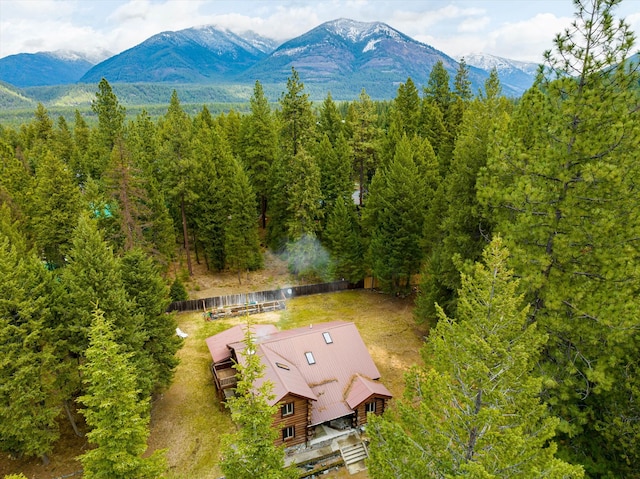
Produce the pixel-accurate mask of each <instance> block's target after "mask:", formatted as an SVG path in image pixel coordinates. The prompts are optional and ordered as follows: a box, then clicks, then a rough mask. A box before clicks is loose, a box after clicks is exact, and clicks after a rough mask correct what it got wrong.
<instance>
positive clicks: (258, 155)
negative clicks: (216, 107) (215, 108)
mask: <svg viewBox="0 0 640 479" xmlns="http://www.w3.org/2000/svg"><path fill="white" fill-rule="evenodd" d="M250 104H251V114H250V115H247V116H246V117H245V118H244V119H243V122H242V133H241V138H242V139H241V144H242V149H241V153H240V158H241V159H242V163H243V165H244V167H245V169H246V171H247V174H248V175H249V180H250V181H251V185H252V187H253V190H254V191H255V192H256V195H257V197H258V201H259V203H260V204H259V208H260V218H261V220H262V228H266V226H267V201H268V197H269V170H270V169H271V165H272V164H273V162H274V160H275V158H276V155H277V152H278V135H277V130H276V126H275V121H274V118H273V115H272V113H271V108H270V107H269V102H268V100H267V98H266V97H265V96H264V91H263V89H262V85H261V83H260V82H258V81H256V84H255V87H254V90H253V96H252V97H251V99H250Z"/></svg>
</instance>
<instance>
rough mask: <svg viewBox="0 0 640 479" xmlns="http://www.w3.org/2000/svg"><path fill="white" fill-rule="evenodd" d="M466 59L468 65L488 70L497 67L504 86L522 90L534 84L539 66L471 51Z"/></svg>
mask: <svg viewBox="0 0 640 479" xmlns="http://www.w3.org/2000/svg"><path fill="white" fill-rule="evenodd" d="M464 60H465V61H466V62H467V64H468V65H471V66H474V67H476V68H480V69H482V70H484V71H487V72H490V71H491V70H493V69H494V68H495V69H496V71H497V72H498V78H500V83H501V84H502V87H503V88H505V87H506V88H513V89H514V90H517V91H520V92H524V91H525V90H526V89H528V88H529V87H530V86H531V85H532V84H533V81H534V80H535V78H536V74H537V73H538V67H539V64H538V63H533V62H521V61H517V60H509V59H508V58H502V57H497V56H495V55H489V54H488V53H471V54H469V55H465V57H464Z"/></svg>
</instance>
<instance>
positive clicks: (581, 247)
mask: <svg viewBox="0 0 640 479" xmlns="http://www.w3.org/2000/svg"><path fill="white" fill-rule="evenodd" d="M617 3H618V2H616V1H601V0H598V1H579V2H575V4H576V10H577V12H576V20H575V22H574V24H573V25H572V27H571V28H570V29H568V30H567V31H565V32H564V33H562V34H560V35H558V36H557V38H556V40H555V49H556V52H555V54H554V53H551V52H548V53H547V54H546V68H545V69H544V70H543V71H542V72H541V77H540V79H539V81H538V84H537V85H535V86H534V87H533V88H532V89H531V90H530V91H529V92H527V94H526V95H525V96H524V97H523V99H522V101H521V102H520V104H519V107H518V110H517V111H516V112H515V113H514V117H513V121H512V122H511V124H510V125H508V128H505V129H504V132H503V134H502V135H500V136H499V137H498V138H497V141H496V143H495V144H496V148H495V150H494V151H493V152H492V155H491V156H490V158H489V160H488V164H487V171H486V174H484V175H483V176H482V178H481V180H480V183H479V184H480V187H479V192H478V193H479V195H480V197H481V199H482V201H483V203H484V204H486V205H488V206H490V207H492V210H491V214H492V215H493V217H494V218H495V219H496V221H497V225H496V228H495V229H494V231H498V232H501V233H502V234H503V235H504V236H505V240H506V241H507V242H508V244H509V247H510V249H511V250H512V252H513V258H514V259H513V266H514V269H515V272H516V274H518V275H519V276H521V277H522V278H523V281H522V283H523V287H524V290H525V291H527V293H528V299H529V300H530V301H531V304H532V310H531V314H530V316H531V321H536V322H538V323H539V324H540V327H541V328H544V329H545V330H547V331H548V332H549V334H550V340H549V343H548V346H547V348H546V351H545V359H546V360H545V362H544V364H543V367H544V373H545V374H546V375H548V376H549V378H550V380H549V381H548V382H547V388H546V390H545V392H544V397H545V399H546V401H547V403H548V404H549V406H550V408H551V410H552V412H553V413H554V414H556V415H557V416H559V417H560V418H561V419H562V422H561V423H560V426H559V430H560V431H561V432H562V434H563V435H562V438H563V441H562V442H563V443H564V444H566V447H565V448H564V450H563V453H564V454H566V455H567V456H568V457H570V458H571V460H572V461H575V462H578V463H582V464H584V465H585V467H586V469H587V472H588V474H589V475H590V476H593V477H637V471H636V469H637V468H636V467H635V465H636V464H638V462H640V450H639V449H638V448H637V447H636V445H637V444H638V443H639V442H640V429H639V428H638V426H637V421H635V420H634V419H632V418H637V417H638V416H639V415H640V409H639V407H638V402H637V400H636V398H637V391H638V388H639V387H640V383H639V379H638V378H640V376H639V375H638V374H637V373H638V371H639V370H640V368H639V366H640V365H639V364H638V358H639V357H640V353H639V351H640V345H639V343H638V338H637V335H636V334H634V333H633V331H635V330H636V329H637V324H638V317H640V311H639V309H638V302H637V291H638V287H639V285H640V283H639V281H640V278H639V276H638V271H637V266H636V265H637V262H638V259H639V257H640V254H639V251H638V242H637V238H638V237H639V235H640V231H639V228H640V217H639V216H638V215H639V212H640V204H639V198H640V197H639V196H638V195H637V194H636V185H637V183H638V181H639V179H640V170H639V168H640V164H639V163H638V161H637V145H638V144H639V142H640V121H639V119H638V115H639V114H640V113H639V110H638V108H637V105H638V99H639V96H638V89H637V85H638V73H637V72H636V71H634V70H633V69H630V67H629V65H628V62H627V59H628V58H629V56H630V55H631V54H632V53H633V50H632V49H633V42H634V37H633V34H632V33H631V31H630V30H629V27H628V26H627V25H626V24H625V23H624V22H623V21H616V20H614V18H613V9H614V7H615V6H616V4H617ZM543 74H545V75H546V76H542V75H543Z"/></svg>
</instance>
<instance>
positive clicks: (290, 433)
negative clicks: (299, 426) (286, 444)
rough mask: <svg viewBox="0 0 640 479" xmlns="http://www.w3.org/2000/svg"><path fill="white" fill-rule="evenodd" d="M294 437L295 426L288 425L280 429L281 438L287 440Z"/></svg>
mask: <svg viewBox="0 0 640 479" xmlns="http://www.w3.org/2000/svg"><path fill="white" fill-rule="evenodd" d="M294 437H296V428H295V426H288V427H285V428H284V429H283V430H282V440H283V441H289V440H290V439H293V438H294Z"/></svg>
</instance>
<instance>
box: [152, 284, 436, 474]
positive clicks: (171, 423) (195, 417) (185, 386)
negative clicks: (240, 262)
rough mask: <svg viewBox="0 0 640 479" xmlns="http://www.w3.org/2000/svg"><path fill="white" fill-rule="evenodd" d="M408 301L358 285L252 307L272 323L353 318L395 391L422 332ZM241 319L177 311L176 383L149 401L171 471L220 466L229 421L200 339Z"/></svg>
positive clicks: (156, 441)
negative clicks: (278, 307) (181, 334)
mask: <svg viewBox="0 0 640 479" xmlns="http://www.w3.org/2000/svg"><path fill="white" fill-rule="evenodd" d="M412 308H413V305H412V302H411V301H410V300H406V299H398V298H390V297H388V296H386V295H382V294H379V293H375V292H372V291H365V290H357V291H345V292H340V293H332V294H323V295H313V296H305V297H300V298H294V299H291V300H289V301H288V302H287V309H286V310H285V311H281V312H278V313H266V314H261V315H256V316H253V317H252V320H253V321H254V322H256V323H273V324H275V325H276V326H277V327H278V328H280V329H291V328H296V327H300V326H308V325H309V324H318V323H322V322H326V321H334V320H344V321H353V322H354V323H355V324H356V326H357V327H358V330H359V331H360V334H361V335H362V338H363V340H364V342H365V344H366V345H367V347H368V349H369V352H370V353H371V356H372V357H373V359H374V361H375V363H376V365H377V366H378V369H379V370H380V373H381V375H382V379H381V380H382V381H383V383H384V384H385V385H386V386H387V388H389V390H390V391H391V393H392V394H393V395H394V396H400V395H401V394H402V391H403V388H404V381H403V373H404V371H406V370H407V368H408V367H410V366H411V365H412V364H416V363H419V361H420V355H419V348H420V346H421V344H422V338H423V337H424V335H425V334H426V330H425V329H422V328H420V327H418V326H416V324H415V322H414V320H413V316H412ZM243 322H245V318H229V319H224V320H218V321H214V322H205V321H204V320H203V318H202V315H201V314H200V313H191V314H182V315H180V316H178V323H179V325H180V328H181V329H182V330H183V331H185V332H186V333H188V334H189V337H188V338H186V339H185V344H184V346H183V348H182V349H181V350H180V352H179V356H180V365H179V366H178V369H177V371H176V376H175V380H174V383H173V384H172V386H171V387H170V388H169V389H168V390H167V391H166V392H165V393H164V394H163V395H162V396H161V397H159V398H158V399H157V400H156V401H155V403H154V406H153V415H152V424H151V436H150V439H149V445H150V448H151V449H152V450H153V449H158V448H161V449H167V459H168V463H169V474H168V475H167V477H168V479H187V478H190V479H191V478H197V479H200V478H201V479H209V478H213V479H217V478H219V477H221V476H222V472H221V471H220V468H219V467H218V458H219V455H220V436H221V435H222V434H224V433H226V432H229V431H232V430H233V427H234V426H233V424H232V423H231V420H230V417H229V414H228V413H227V412H226V411H225V410H224V409H223V408H221V406H220V403H219V401H218V399H217V396H216V393H215V388H214V386H213V382H212V379H211V373H210V372H209V369H208V368H209V364H210V362H211V358H210V356H209V351H208V349H207V346H206V344H205V342H204V339H205V338H207V337H209V336H212V335H214V334H216V333H218V332H220V331H222V330H224V329H227V328H229V327H230V326H233V325H235V324H240V323H243ZM345 473H346V471H340V472H338V473H335V472H334V473H332V474H328V475H327V476H326V477H348V475H345ZM352 477H354V476H352ZM356 477H362V478H365V477H367V475H366V473H364V474H362V475H358V476H356Z"/></svg>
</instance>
